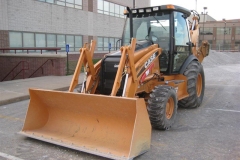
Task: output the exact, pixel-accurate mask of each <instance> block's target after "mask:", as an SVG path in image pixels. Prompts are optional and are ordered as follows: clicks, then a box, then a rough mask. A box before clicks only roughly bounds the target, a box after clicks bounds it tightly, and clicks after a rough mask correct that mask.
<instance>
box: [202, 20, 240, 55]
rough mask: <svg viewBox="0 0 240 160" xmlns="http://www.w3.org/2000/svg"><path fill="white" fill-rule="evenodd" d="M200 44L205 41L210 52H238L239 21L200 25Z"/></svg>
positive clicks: (239, 42) (210, 22) (239, 44)
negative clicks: (209, 45)
mask: <svg viewBox="0 0 240 160" xmlns="http://www.w3.org/2000/svg"><path fill="white" fill-rule="evenodd" d="M200 26H201V27H200V37H199V40H200V42H201V41H202V40H203V39H205V40H208V42H209V43H210V44H211V49H212V50H219V51H240V19H233V20H222V21H205V22H201V23H200Z"/></svg>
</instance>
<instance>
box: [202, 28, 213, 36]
mask: <svg viewBox="0 0 240 160" xmlns="http://www.w3.org/2000/svg"><path fill="white" fill-rule="evenodd" d="M200 34H201V35H203V34H204V35H213V28H208V27H204V29H203V28H200Z"/></svg>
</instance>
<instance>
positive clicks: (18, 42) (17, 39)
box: [9, 32, 22, 47]
mask: <svg viewBox="0 0 240 160" xmlns="http://www.w3.org/2000/svg"><path fill="white" fill-rule="evenodd" d="M9 39H10V43H9V45H10V47H22V33H19V32H9Z"/></svg>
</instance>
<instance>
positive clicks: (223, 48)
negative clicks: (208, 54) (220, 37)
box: [210, 44, 240, 52]
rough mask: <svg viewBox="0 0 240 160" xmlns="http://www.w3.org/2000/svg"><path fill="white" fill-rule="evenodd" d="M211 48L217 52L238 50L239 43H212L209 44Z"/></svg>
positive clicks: (239, 49) (239, 47) (239, 50)
mask: <svg viewBox="0 0 240 160" xmlns="http://www.w3.org/2000/svg"><path fill="white" fill-rule="evenodd" d="M210 49H211V50H215V51H219V52H240V44H237V45H232V44H216V45H214V44H212V45H210Z"/></svg>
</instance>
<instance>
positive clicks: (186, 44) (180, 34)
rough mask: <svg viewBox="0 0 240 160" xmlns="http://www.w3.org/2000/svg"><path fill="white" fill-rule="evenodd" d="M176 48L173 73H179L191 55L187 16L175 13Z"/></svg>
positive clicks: (174, 50) (174, 49)
mask: <svg viewBox="0 0 240 160" xmlns="http://www.w3.org/2000/svg"><path fill="white" fill-rule="evenodd" d="M173 41H174V45H173V46H174V48H173V68H172V73H179V71H180V69H181V66H182V64H183V63H184V61H185V60H186V59H187V57H188V56H189V55H190V54H191V46H190V44H191V43H190V36H189V29H188V23H187V20H186V16H185V15H184V14H183V13H181V12H177V11H175V12H174V40H173Z"/></svg>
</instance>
